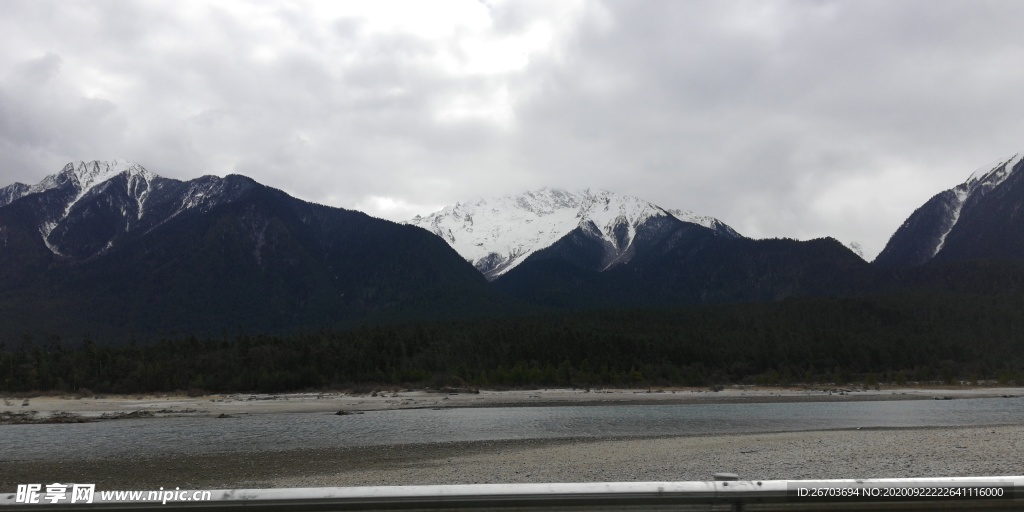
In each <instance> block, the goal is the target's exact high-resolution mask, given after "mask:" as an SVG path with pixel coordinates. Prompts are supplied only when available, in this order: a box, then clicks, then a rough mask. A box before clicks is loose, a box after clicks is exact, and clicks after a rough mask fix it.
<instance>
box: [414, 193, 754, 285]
mask: <svg viewBox="0 0 1024 512" xmlns="http://www.w3.org/2000/svg"><path fill="white" fill-rule="evenodd" d="M672 215H673V214H672V213H670V212H669V211H667V210H665V209H663V208H661V207H659V206H657V205H654V204H652V203H650V202H648V201H644V200H643V199H640V198H637V197H633V196H628V195H622V194H616V193H613V192H608V191H605V190H595V189H582V190H575V191H570V190H564V189H558V188H541V189H538V190H532V191H528V192H524V193H522V194H517V195H505V196H501V197H497V198H491V199H476V200H472V201H466V202H458V203H455V204H454V205H452V206H448V207H445V208H444V209H442V210H441V211H439V212H435V213H432V214H430V215H427V216H416V217H415V218H413V219H412V220H409V221H406V222H405V223H406V224H411V225H414V226H419V227H422V228H424V229H427V230H428V231H431V232H433V233H435V234H436V235H438V236H440V237H441V238H443V239H444V240H445V241H447V242H448V244H449V245H451V246H452V248H454V249H455V250H456V251H457V252H458V253H459V254H460V255H462V257H464V258H466V259H467V260H468V261H469V262H470V263H472V264H473V265H474V266H476V268H477V269H478V270H480V272H482V273H483V274H484V275H485V276H487V277H488V278H490V279H494V278H497V277H499V276H501V275H502V274H504V273H506V272H508V271H509V270H511V269H512V268H514V267H516V266H517V265H519V264H520V263H522V262H523V261H524V260H525V259H526V258H527V257H529V256H530V255H531V254H533V253H535V252H537V251H539V250H541V249H544V248H547V247H549V246H551V245H552V244H554V243H555V242H557V241H558V240H559V239H561V238H562V237H564V236H565V235H566V234H568V233H569V232H571V231H573V230H574V229H576V228H581V229H583V230H584V231H585V232H587V233H590V234H591V235H593V236H594V237H595V238H599V239H601V240H603V241H604V242H606V243H607V245H606V247H609V250H611V251H613V252H615V253H616V254H619V255H621V254H626V251H627V249H628V248H629V246H630V244H631V243H632V241H633V239H634V237H635V236H636V231H637V227H638V226H640V225H641V224H643V223H644V222H646V221H647V220H649V219H651V218H655V217H664V216H672ZM693 217H694V218H696V217H698V216H693ZM707 219H709V220H708V221H707V222H708V223H710V222H711V221H714V222H718V221H717V220H716V219H711V218H710V217H708V218H707ZM680 220H684V221H686V222H694V220H690V218H686V219H680ZM696 223H698V224H702V225H707V224H705V223H704V222H696ZM719 224H721V223H719ZM721 225H722V226H725V225H724V224H721ZM709 227H710V226H709ZM726 227H727V228H728V226H726ZM729 231H731V228H729ZM733 233H734V232H733ZM610 261H614V262H621V261H624V260H623V259H622V258H610Z"/></svg>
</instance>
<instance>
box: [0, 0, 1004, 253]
mask: <svg viewBox="0 0 1024 512" xmlns="http://www.w3.org/2000/svg"><path fill="white" fill-rule="evenodd" d="M4 8H5V15H4V16H3V17H2V18H0V31H2V32H3V33H4V34H5V44H4V45H2V46H0V156H2V157H3V158H2V160H0V162H2V164H0V185H2V184H6V183H9V182H11V181H16V180H17V181H24V182H35V181H38V180H39V179H40V178H41V177H42V176H43V175H45V174H49V173H52V172H54V171H56V170H57V169H59V168H60V167H61V166H62V165H63V164H64V163H65V162H67V161H70V160H79V159H97V158H99V159H106V158H115V157H118V158H128V159H131V160H135V161H138V162H140V163H142V164H144V165H146V166H147V167H148V168H150V169H151V170H153V171H154V172H158V173H160V174H164V175H167V176H171V177H176V178H183V179H187V178H191V177H195V176H198V175H201V174H207V173H213V174H220V175H223V174H227V173H232V172H238V173H243V174H247V175H249V176H252V177H253V178H255V179H257V180H259V181H261V182H263V183H266V184H268V185H271V186H275V187H278V188H282V189H284V190H286V191H287V192H289V193H292V194H293V195H296V196H298V197H302V198H304V199H308V200H312V201H317V202H321V203H327V204H333V205H336V206H341V207H346V208H359V209H364V210H366V211H368V212H369V213H371V214H374V215H379V216H384V217H388V218H392V219H402V218H407V217H411V216H412V215H414V214H416V213H429V210H430V209H431V208H435V207H439V206H441V205H444V204H448V203H452V202H455V201H458V200H465V199H469V198H473V197H477V196H481V195H485V196H486V195H494V194H502V193H513V192H518V191H522V190H524V189H528V188H536V187H541V186H563V187H574V188H575V187H586V186H592V187H601V188H606V189H609V190H614V191H618V192H623V193H629V194H633V195H637V196H640V197H643V198H646V199H649V200H651V201H654V202H656V203H658V204H660V205H662V206H666V207H679V208H685V209H692V210H694V211H697V212H700V213H705V214H709V215H714V216H717V217H719V218H721V219H722V220H724V221H725V222H727V223H729V224H731V225H733V226H734V227H736V228H737V229H738V230H740V231H741V232H743V233H745V234H748V235H752V236H789V237H796V238H809V237H816V236H825V235H832V236H835V237H837V238H840V239H841V240H844V241H854V240H856V241H860V242H862V243H863V244H864V246H865V248H866V249H867V252H868V253H869V256H870V255H873V253H875V252H877V251H878V250H880V249H881V247H882V245H884V243H885V241H886V239H887V238H888V236H889V235H890V234H891V232H892V231H893V230H894V229H895V228H896V226H898V225H899V223H900V222H902V220H903V219H904V218H905V217H906V216H907V215H909V213H910V212H911V211H912V210H913V208H915V207H916V206H918V205H920V204H921V203H922V202H923V201H924V200H925V199H927V198H928V197H929V196H931V195H932V194H934V193H936V192H938V191H939V190H941V189H943V188H947V187H950V186H953V185H955V184H956V183H958V182H960V181H962V180H963V179H965V178H966V176H967V175H968V174H969V173H970V172H971V171H973V170H974V169H975V168H976V167H977V166H979V165H981V164H983V163H986V162H988V161H991V160H994V159H996V158H1000V157H1006V156H1009V155H1010V154H1012V153H1014V152H1016V151H1020V150H1024V140H1021V136H1020V134H1019V132H1018V130H1017V129H1016V120H1017V118H1019V117H1020V115H1019V114H1020V113H1021V111H1022V109H1024V97H1022V95H1021V94H1020V93H1019V91H1021V90H1024V89H1022V85H1024V69H1021V68H1020V67H1019V66H1018V65H1016V64H1017V63H1019V62H1021V60H1022V57H1024V35H1021V34H1020V33H1019V31H1018V30H1016V28H1017V27H1016V21H1017V20H1018V19H1021V14H1024V13H1022V12H1021V11H1024V5H1021V4H1017V3H1011V2H998V1H991V2H986V1H977V2H954V1H923V0H922V1H917V2H913V1H908V2H882V1H861V2H829V1H819V2H811V1H792V2H785V1H780V2H761V1H756V2H746V1H718V0H715V1H711V0H708V1H692V2H659V1H637V2H614V1H607V2H602V1H598V0H594V1H580V2H569V1H566V2H546V1H515V2H509V1H487V2H484V3H481V2H476V1H470V0H466V1H461V2H460V1H458V0H453V2H451V4H444V3H436V2H431V3H429V4H424V3H419V2H412V3H409V4H399V3H393V4H392V3H383V2H372V3H370V2H367V3H361V4H336V3H319V2H297V3H289V4H282V5H277V4H265V3H250V2H241V1H239V2H217V3H208V2H184V1H183V2H175V3H173V4H150V3H142V2H127V1H124V2H118V1H108V2H88V1H83V2H46V1H39V0H31V1H9V2H5V4H4Z"/></svg>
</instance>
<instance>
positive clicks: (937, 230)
mask: <svg viewBox="0 0 1024 512" xmlns="http://www.w3.org/2000/svg"><path fill="white" fill-rule="evenodd" d="M1022 160H1024V153H1021V154H1016V155H1014V156H1012V157H1010V158H1007V159H1002V160H999V161H996V162H995V163H992V164H989V165H986V166H983V167H981V168H980V169H978V170H977V171H975V172H973V173H972V174H971V175H970V177H968V178H967V180H966V181H964V182H963V183H961V184H959V185H957V186H956V187H953V188H951V189H948V190H944V191H942V192H940V193H938V194H936V195H935V196H933V197H932V198H931V199H929V200H928V201H926V202H925V203H924V204H923V205H921V207H920V208H918V209H917V210H915V211H914V213H912V214H911V215H910V216H909V217H907V220H906V221H904V222H903V224H902V225H900V227H899V228H897V230H896V232H895V233H893V235H892V236H891V237H890V238H889V242H888V243H887V244H886V246H885V248H884V249H882V251H881V252H880V253H879V254H878V256H877V257H876V258H875V260H874V264H876V265H878V266H883V267H895V266H916V265H922V264H924V263H926V262H928V261H931V260H933V259H935V258H936V257H937V256H938V257H940V258H942V257H944V256H942V255H940V253H942V254H946V253H947V252H949V249H950V248H951V247H953V246H956V247H955V248H953V249H952V252H953V253H955V254H956V255H954V256H950V257H953V258H960V259H965V258H980V257H986V258H1006V257H1011V258H1013V257H1016V256H1013V254H1016V253H1015V252H1014V251H1015V250H1010V249H1008V247H1009V246H1010V245H1014V244H1015V243H1016V242H1013V238H1015V237H1012V235H1011V233H1012V232H1015V231H1014V230H1015V229H1017V228H1016V227H1011V226H1010V224H1013V223H1014V222H1015V221H1014V217H1015V214H1014V213H1013V212H1015V211H1016V209H1017V206H1016V205H1015V203H1014V202H1015V201H1017V199H1015V198H1016V197H1018V195H1017V194H1014V193H1012V191H1010V190H1008V189H1007V188H1006V186H1004V185H1009V186H1011V188H1012V187H1013V186H1014V185H1013V184H1014V183H1017V182H1019V181H1020V177H1019V176H1015V175H1014V174H1015V172H1016V171H1018V170H1019V169H1020V168H1021V167H1022V166H1024V165H1022ZM1011 177H1012V179H1011ZM1000 230H1003V231H1000ZM1007 237H1012V238H1007ZM954 241H958V242H956V243H954ZM981 242H984V243H981ZM950 244H953V245H950Z"/></svg>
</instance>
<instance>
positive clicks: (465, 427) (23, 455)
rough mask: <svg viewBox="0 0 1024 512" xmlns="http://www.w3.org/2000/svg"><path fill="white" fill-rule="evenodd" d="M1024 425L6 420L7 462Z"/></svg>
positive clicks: (820, 413) (966, 403)
mask: <svg viewBox="0 0 1024 512" xmlns="http://www.w3.org/2000/svg"><path fill="white" fill-rule="evenodd" d="M995 424H1024V398H979V399H970V400H913V401H896V402H845V403H844V402H822V403H776V404H692V405H612V406H589V407H584V406H577V407H514V408H479V409H449V410H431V409H416V410H405V411H376V412H366V413H365V414H359V415H350V416H335V415H333V414H330V413H317V414H314V413H304V414H275V415H243V416H240V417H236V418H230V419H217V418H157V419H137V420H118V421H109V422H101V423H77V424H67V425H6V426H0V461H3V460H22V459H51V458H77V457H90V456H117V455H121V454H132V455H139V454H147V453H148V454H159V453H208V452H223V451H263V450H286V449H293V448H326V447H334V446H365V445H374V444H401V443H425V442H445V441H472V440H499V439H540V438H559V437H619V436H652V435H701V434H713V433H757V432H780V431H794V430H817V429H841V428H854V427H924V426H956V425H964V426H966V425H995Z"/></svg>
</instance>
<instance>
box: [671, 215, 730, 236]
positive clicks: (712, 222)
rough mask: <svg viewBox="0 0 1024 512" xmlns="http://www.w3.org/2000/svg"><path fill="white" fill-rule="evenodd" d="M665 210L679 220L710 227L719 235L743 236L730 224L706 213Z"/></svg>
mask: <svg viewBox="0 0 1024 512" xmlns="http://www.w3.org/2000/svg"><path fill="white" fill-rule="evenodd" d="M665 211H667V212H669V213H671V214H672V216H673V217H675V218H677V219H679V220H681V221H683V222H692V223H694V224H698V225H701V226H704V227H706V228H711V229H713V230H715V232H717V233H718V234H720V235H725V236H728V237H730V238H742V237H743V235H741V234H739V233H738V232H737V231H736V230H735V229H733V228H732V227H731V226H729V225H728V224H726V223H724V222H722V221H720V220H718V219H716V218H714V217H708V216H707V215H698V214H696V213H693V212H692V211H690V210H665Z"/></svg>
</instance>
